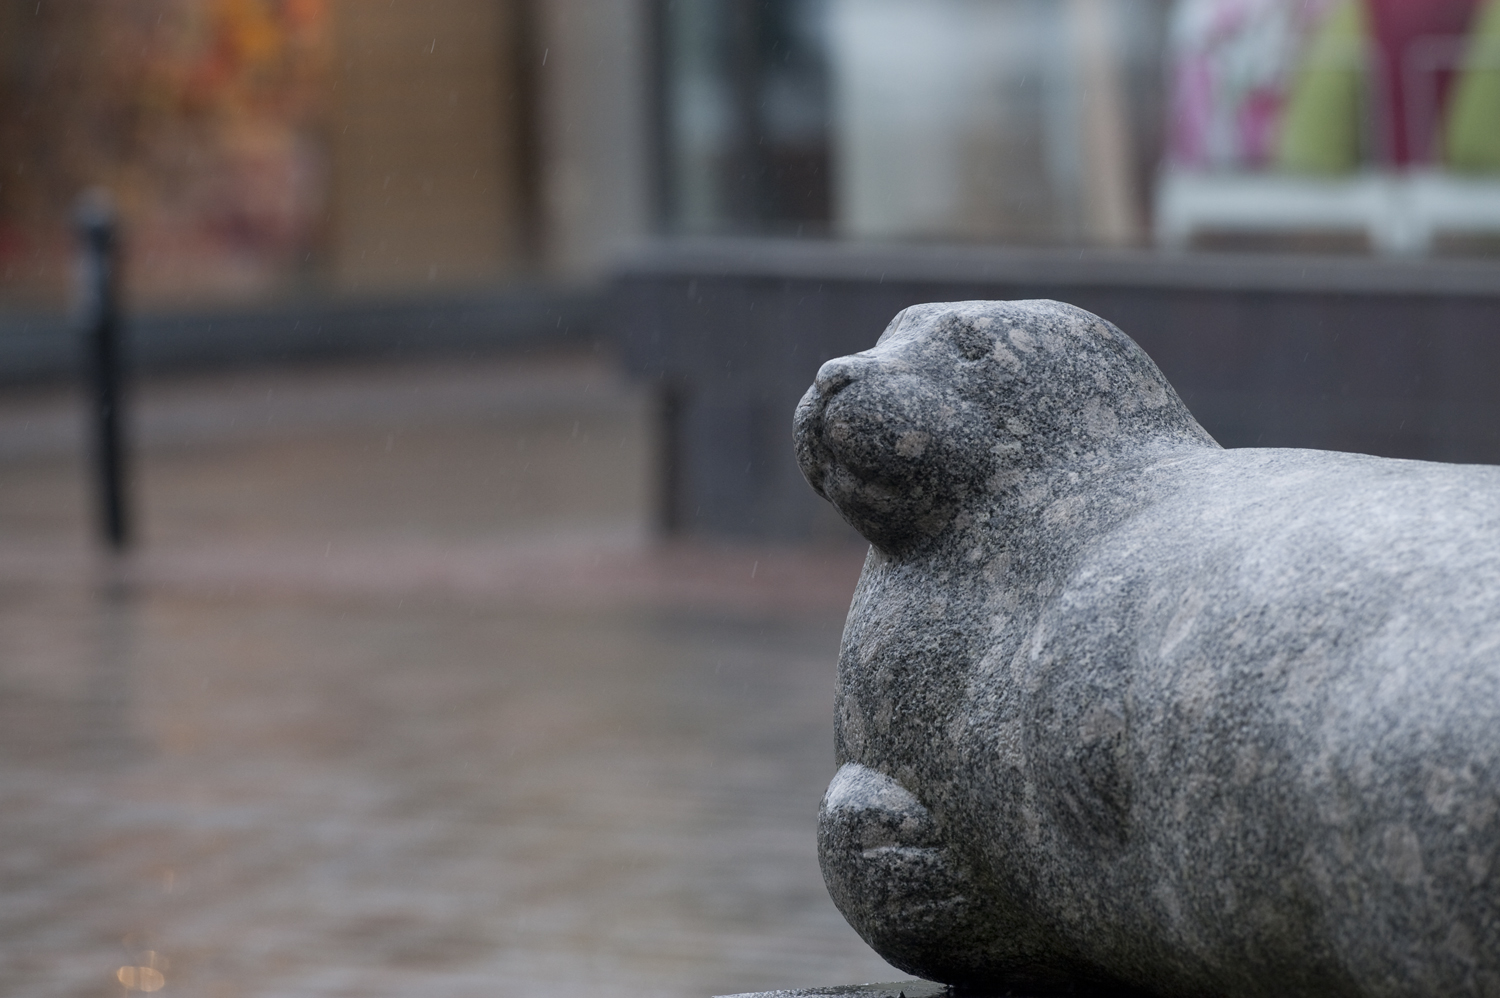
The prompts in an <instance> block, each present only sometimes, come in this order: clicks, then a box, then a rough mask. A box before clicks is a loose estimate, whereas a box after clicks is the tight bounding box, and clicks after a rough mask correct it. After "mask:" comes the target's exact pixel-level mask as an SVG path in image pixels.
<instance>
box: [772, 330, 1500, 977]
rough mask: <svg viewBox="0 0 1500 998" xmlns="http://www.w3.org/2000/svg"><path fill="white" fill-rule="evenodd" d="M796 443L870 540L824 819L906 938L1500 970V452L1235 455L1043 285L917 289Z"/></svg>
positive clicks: (923, 946)
mask: <svg viewBox="0 0 1500 998" xmlns="http://www.w3.org/2000/svg"><path fill="white" fill-rule="evenodd" d="M796 442H797V453H798V456H799V458H800V460H801V464H802V468H803V470H804V473H805V474H806V475H807V478H808V481H809V482H811V483H812V485H813V487H814V488H815V489H817V490H818V492H819V493H820V494H822V495H823V496H824V497H825V498H827V499H828V500H829V501H830V502H832V503H833V504H834V505H835V506H836V507H837V508H838V509H839V511H840V512H841V513H843V515H844V516H845V518H846V519H848V520H849V522H850V523H852V524H853V525H854V526H855V527H856V528H857V529H859V531H860V532H861V533H862V534H864V536H865V537H867V538H869V540H870V541H871V542H872V544H873V547H872V548H871V550H870V554H869V558H868V560H867V562H866V565H865V569H864V574H863V576H862V577H861V579H860V583H859V586H858V589H857V590H856V592H855V596H854V603H853V606H852V608H851V609H850V612H849V619H848V623H847V625H846V628H845V632H844V640H843V647H842V650H841V652H840V666H839V689H838V707H837V718H836V725H837V751H838V762H839V763H840V766H841V768H840V769H839V771H838V774H837V776H836V778H835V779H834V781H833V784H832V785H831V786H830V787H829V789H828V793H827V796H826V797H825V798H824V802H823V809H822V814H821V819H820V826H819V842H820V852H821V857H822V863H823V871H824V876H825V878H826V880H827V883H828V888H829V891H830V892H831V893H832V895H833V898H834V901H835V902H836V903H837V904H838V906H839V908H840V909H841V910H842V911H843V912H844V914H845V916H846V917H847V918H848V919H849V921H850V922H851V923H852V924H853V925H854V927H855V928H856V929H857V930H858V931H859V933H860V934H861V935H862V936H863V937H864V938H865V940H866V941H868V942H869V943H870V944H871V945H872V946H873V947H874V948H875V949H876V950H877V951H878V952H879V953H880V954H881V955H882V956H884V957H885V958H886V959H887V960H889V961H890V962H891V963H893V964H894V965H895V966H897V967H899V968H901V969H902V970H905V971H907V972H909V973H913V974H917V975H920V976H921V977H925V978H930V979H932V980H936V981H944V982H952V983H968V984H975V985H985V986H989V987H992V988H1000V989H1002V990H1003V989H1005V988H1012V989H1017V990H1031V991H1038V992H1040V991H1049V990H1063V991H1072V992H1074V993H1077V992H1079V991H1083V990H1088V989H1090V988H1093V987H1098V988H1103V989H1126V990H1130V989H1133V990H1138V991H1141V992H1146V993H1152V994H1158V995H1163V996H1183V998H1186V996H1225V998H1241V996H1243V998H1251V996H1267V998H1269V996H1273V995H1274V996H1278V998H1298V996H1307V998H1313V996H1317V998H1340V996H1398V995H1399V996H1432V998H1438V996H1442V998H1458V996H1470V995H1474V996H1480V995H1484V996H1490V995H1500V870H1497V859H1500V469H1497V468H1490V467H1477V466H1455V465H1442V464H1429V463H1422V462H1413V461H1393V460H1384V459H1379V458H1372V457H1364V456H1360V455H1354V454H1336V453H1325V452H1317V451H1298V450H1234V451H1226V450H1223V449H1221V448H1219V447H1218V446H1217V445H1216V444H1215V443H1214V441H1213V440H1212V439H1211V438H1210V437H1209V435H1208V434H1207V433H1206V432H1204V430H1203V429H1202V428H1201V427H1200V426H1198V424H1197V423H1196V422H1195V421H1194V420H1193V417H1192V415H1191V414H1190V413H1189V412H1188V410H1187V408H1186V407H1185V406H1184V405H1183V404H1182V402H1181V400H1180V399H1179V398H1178V397H1177V395H1176V393H1175V392H1174V391H1173V390H1172V388H1171V386H1170V385H1168V384H1167V382H1166V380H1165V379H1164V378H1163V377H1162V375H1161V373H1160V372H1159V371H1158V370H1157V369H1156V366H1155V365H1154V364H1153V363H1152V362H1151V360H1150V359H1149V358H1148V357H1147V356H1146V355H1145V354H1144V353H1143V352H1142V351H1141V349H1140V348H1139V347H1137V346H1136V345H1135V343H1133V342H1132V341H1131V340H1130V339H1129V338H1128V337H1126V336H1125V335H1124V334H1123V333H1121V332H1120V330H1118V329H1116V328H1115V327H1114V326H1112V325H1110V324H1109V323H1107V322H1105V321H1103V320H1101V319H1099V318H1097V317H1096V316H1093V315H1090V314H1089V313H1087V312H1084V311H1081V310H1079V309H1076V308H1073V307H1071V306H1069V305H1064V304H1060V303H1058V302H1049V301H1018V302H958V303H950V304H934V305H919V306H915V307H913V308H909V309H907V310H906V311H904V312H902V313H901V314H900V315H898V316H897V317H896V319H895V320H894V321H893V322H892V323H891V325H890V327H889V328H888V329H887V330H886V331H885V334H884V335H883V336H882V337H881V338H880V341H879V343H878V344H877V345H876V346H875V347H874V348H872V349H871V350H868V351H866V352H864V353H860V354H855V355H854V356H851V357H844V358H841V359H838V360H833V361H830V362H829V363H828V364H826V365H824V367H823V369H822V370H821V371H820V372H819V374H818V379H817V383H816V385H815V386H814V387H813V388H812V389H811V390H810V391H809V392H808V393H807V395H806V397H805V398H804V399H803V401H802V403H801V405H800V406H799V407H798V409H797V415H796Z"/></svg>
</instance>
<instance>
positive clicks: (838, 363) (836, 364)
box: [813, 355, 865, 401]
mask: <svg viewBox="0 0 1500 998" xmlns="http://www.w3.org/2000/svg"><path fill="white" fill-rule="evenodd" d="M864 366H865V361H864V360H863V359H862V358H860V357H859V356H858V355H855V356H852V357H835V358H834V359H833V360H830V361H829V362H828V363H826V364H824V365H823V366H822V367H820V368H818V376H817V378H816V379H815V380H814V381H813V384H814V385H816V386H817V389H818V394H819V395H821V396H823V399H824V401H827V400H828V399H830V398H832V397H833V396H834V395H837V394H838V393H839V392H840V391H841V390H843V389H844V388H846V387H848V386H849V385H852V384H853V383H854V382H856V381H858V380H859V375H860V368H862V367H864Z"/></svg>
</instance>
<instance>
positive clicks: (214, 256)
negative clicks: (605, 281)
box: [0, 0, 1500, 307]
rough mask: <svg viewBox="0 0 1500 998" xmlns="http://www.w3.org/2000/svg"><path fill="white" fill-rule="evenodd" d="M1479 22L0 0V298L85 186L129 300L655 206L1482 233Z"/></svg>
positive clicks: (516, 253)
mask: <svg viewBox="0 0 1500 998" xmlns="http://www.w3.org/2000/svg"><path fill="white" fill-rule="evenodd" d="M1497 46H1500V5H1497V3H1496V2H1495V0H1441V2H1437V0H1175V2H1174V0H445V2H443V3H440V4H426V3H419V2H416V0H392V2H387V3H381V2H375V0H368V2H366V0H142V2H139V3H131V4H115V3H109V2H107V0H69V2H67V3H63V2H60V0H42V2H40V3H38V2H37V0H0V300H4V301H11V302H16V301H20V302H28V301H29V302H45V301H53V302H55V301H56V300H58V298H59V296H60V295H62V294H63V289H64V288H65V287H66V283H67V275H66V271H67V266H66V261H67V257H68V252H69V249H68V244H69V235H68V232H67V225H66V219H67V213H68V207H69V205H70V204H71V203H72V200H73V199H74V198H75V197H76V196H77V195H78V193H79V192H80V191H81V190H83V189H85V188H87V187H91V186H103V187H106V188H108V189H110V190H111V191H112V192H113V193H114V194H115V196H116V198H117V199H118V200H119V202H120V203H121V206H122V209H123V213H124V216H125V218H126V220H127V222H128V223H129V225H130V233H131V235H130V238H131V246H132V256H131V267H130V270H129V281H130V288H131V291H132V295H133V296H134V298H135V299H136V300H137V301H139V302H140V303H141V304H142V305H144V306H146V307H154V306H158V305H160V306H171V305H174V304H184V303H198V302H208V303H216V302H229V303H232V302H237V301H239V302H243V301H264V300H267V299H273V300H274V299H278V298H287V297H297V296H306V295H315V296H316V295H324V296H328V295H331V296H350V295H353V296H358V297H382V296H391V295H412V294H418V295H431V294H441V293H443V292H445V291H448V290H453V289H473V288H477V287H492V286H495V285H496V284H497V283H504V282H507V281H514V280H516V279H523V278H529V279H537V278H542V279H588V278H591V277H598V276H600V275H601V274H603V273H604V272H605V270H606V268H607V267H608V266H609V264H610V261H612V260H614V259H616V258H617V257H618V255H619V253H620V252H621V250H622V249H623V248H624V247H626V246H628V245H630V244H631V243H633V242H635V241H638V240H640V239H642V238H645V237H649V236H652V235H657V234H676V235H744V236H756V235H772V236H803V237H835V238H843V239H861V240H880V241H891V240H896V241H913V240H916V241H934V240H936V241H948V242H953V241H959V242H980V243H1000V244H1007V245H1037V244H1040V245H1084V246H1144V245H1149V244H1150V243H1152V242H1153V241H1159V242H1162V243H1164V244H1166V245H1169V246H1174V247H1183V246H1190V245H1197V244H1200V243H1203V242H1205V241H1206V242H1207V243H1208V244H1210V245H1212V244H1213V241H1214V239H1215V238H1216V237H1222V236H1224V235H1226V234H1228V235H1229V236H1231V237H1236V236H1237V237H1246V236H1249V237H1256V236H1265V235H1266V234H1268V233H1269V234H1270V235H1271V236H1273V237H1288V236H1292V237H1298V236H1307V235H1308V234H1309V233H1311V234H1312V235H1314V236H1317V235H1319V234H1321V235H1323V236H1329V235H1330V234H1331V236H1332V237H1333V238H1332V242H1331V243H1330V245H1333V246H1334V247H1336V248H1341V249H1346V250H1347V249H1352V250H1354V251H1366V250H1369V249H1374V250H1377V251H1378V250H1388V251H1392V252H1405V253H1431V252H1443V251H1445V250H1449V249H1452V248H1453V247H1454V246H1457V247H1458V249H1459V251H1460V252H1473V251H1475V247H1476V246H1477V247H1478V248H1479V250H1481V251H1486V252H1487V251H1489V249H1490V248H1492V247H1487V245H1486V244H1485V243H1484V240H1485V239H1489V240H1491V242H1493V241H1494V238H1495V237H1496V235H1497V233H1500V180H1497V178H1500V145H1497V142H1500V139H1496V138H1495V136H1497V135H1500V69H1496V66H1500V49H1497ZM1450 230H1451V231H1450ZM1448 235H1456V236H1458V237H1461V238H1459V239H1458V240H1457V241H1456V242H1455V241H1454V240H1453V239H1448V240H1447V241H1446V242H1445V241H1444V238H1445V237H1446V236H1448ZM1476 238H1477V239H1478V241H1477V242H1476ZM1464 239H1467V240H1468V242H1467V243H1465V242H1464V241H1463V240H1464ZM1242 241H1243V238H1242ZM1325 241H1326V240H1325ZM1272 245H1281V246H1288V247H1299V246H1300V247H1306V246H1308V245H1316V240H1313V241H1312V242H1309V241H1308V239H1306V238H1300V239H1299V238H1291V239H1287V238H1282V241H1281V242H1280V243H1276V242H1275V241H1274V239H1273V241H1272Z"/></svg>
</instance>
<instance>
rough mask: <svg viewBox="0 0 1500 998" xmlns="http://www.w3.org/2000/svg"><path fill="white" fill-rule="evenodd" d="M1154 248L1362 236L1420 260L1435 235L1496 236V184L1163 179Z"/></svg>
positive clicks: (1499, 221)
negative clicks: (1260, 238) (1240, 237)
mask: <svg viewBox="0 0 1500 998" xmlns="http://www.w3.org/2000/svg"><path fill="white" fill-rule="evenodd" d="M1155 229H1156V241H1157V243H1158V244H1159V245H1161V246H1163V247H1165V248H1168V249H1185V248H1186V247H1187V246H1188V245H1189V244H1190V243H1191V242H1192V239H1193V237H1194V236H1195V235H1197V234H1198V233H1200V232H1206V231H1214V232H1245V233H1251V232H1297V231H1307V230H1319V231H1357V232H1363V233H1364V234H1365V235H1366V237H1367V238H1368V239H1369V240H1370V245H1371V247H1373V248H1374V249H1375V250H1376V251H1377V252H1380V253H1385V254H1390V255H1396V256H1419V255H1422V254H1425V253H1428V252H1430V251H1431V249H1432V243H1433V240H1434V238H1435V237H1436V236H1437V235H1438V234H1439V233H1455V234H1458V233H1462V234H1465V235H1474V234H1481V235H1482V234H1486V233H1493V234H1495V235H1500V177H1472V176H1465V175H1460V174H1452V173H1446V172H1443V171H1439V170H1416V171H1412V172H1409V173H1404V174H1396V173H1376V172H1369V173H1360V174H1356V175H1354V176H1351V177H1340V178H1322V177H1307V176H1301V175H1297V174H1288V173H1270V172H1267V173H1190V172H1179V171H1164V172H1163V173H1162V174H1161V176H1160V177H1159V178H1158V181H1157V188H1156V212H1155Z"/></svg>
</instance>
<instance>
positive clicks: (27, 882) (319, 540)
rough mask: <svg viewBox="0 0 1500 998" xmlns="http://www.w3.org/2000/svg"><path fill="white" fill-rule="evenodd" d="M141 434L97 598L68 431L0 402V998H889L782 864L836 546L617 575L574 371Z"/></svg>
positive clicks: (602, 466)
mask: <svg viewBox="0 0 1500 998" xmlns="http://www.w3.org/2000/svg"><path fill="white" fill-rule="evenodd" d="M257 378H259V379H260V381H257V380H256V379H257ZM299 378H300V380H299ZM423 379H425V380H423ZM547 379H551V380H547ZM414 384H415V385H418V387H419V389H420V390H418V391H416V392H415V394H416V395H417V396H418V397H417V398H416V399H415V400H414V399H413V398H412V397H410V396H411V395H412V394H413V389H412V386H413V385H414ZM538 384H545V385H547V386H548V389H547V391H545V392H540V393H539V392H538V391H537V390H536V385H538ZM268 388H269V391H270V397H271V398H272V399H273V400H274V399H276V398H277V393H278V392H280V393H281V398H283V399H285V400H289V401H286V402H285V405H284V406H280V407H278V406H276V405H271V404H269V403H264V404H263V402H262V400H263V399H264V398H265V397H266V390H267V389H268ZM445 392H446V393H447V394H444V393H445ZM402 393H405V395H403V394H402ZM527 393H530V394H529V395H528V394H527ZM382 399H385V400H386V401H385V402H382ZM142 405H143V412H142V414H141V419H142V421H143V422H142V424H141V425H142V434H143V436H144V438H145V440H144V443H143V454H142V459H141V462H140V465H139V485H140V495H141V498H142V503H143V510H142V511H143V514H144V516H145V530H144V533H145V536H146V545H145V547H144V548H143V550H142V551H141V552H139V554H138V555H137V556H135V557H134V558H132V559H131V561H130V562H129V563H128V564H125V565H122V566H114V567H111V566H108V565H105V564H101V563H100V562H97V561H96V560H95V559H94V558H93V557H92V556H91V555H90V553H89V551H88V546H87V544H86V543H85V542H86V539H87V537H86V533H85V530H84V517H85V515H86V503H85V502H84V501H83V496H82V495H81V484H80V482H81V479H80V477H79V475H78V468H77V461H76V456H74V452H73V450H72V447H71V444H70V441H71V440H72V433H73V431H72V430H71V429H69V425H68V419H69V417H68V415H67V414H68V405H67V401H66V399H61V400H60V399H58V398H53V397H50V396H37V397H35V398H30V399H23V400H21V401H19V402H12V403H10V404H9V406H8V408H7V407H4V406H0V758H3V760H4V765H3V767H0V940H3V942H0V952H3V953H4V956H5V961H4V962H5V967H6V972H5V974H4V975H0V994H3V995H28V996H29V995H60V996H61V995H66V996H74V995H78V996H84V995H120V994H123V993H127V992H128V991H130V990H131V989H133V990H134V991H138V992H148V991H152V990H158V989H159V991H160V993H162V994H167V995H170V994H193V995H208V996H226V998H227V996H252V995H276V996H282V995H288V996H300V995H393V996H394V995H402V996H409V995H422V996H424V998H425V996H470V995H473V996H478V995H485V996H492V995H496V994H506V995H516V996H522V998H524V996H531V995H536V996H542V995H546V996H559V995H575V994H576V995H641V996H645V995H652V996H656V995H682V996H691V995H699V996H702V995H709V994H714V993H719V994H724V993H732V992H741V991H751V990H764V989H769V988H777V987H792V986H809V985H814V984H828V983H848V982H851V981H857V980H870V979H889V978H890V977H892V976H894V975H896V974H897V972H895V971H893V970H891V969H890V968H889V967H886V966H885V965H884V964H883V963H882V962H881V961H880V960H879V959H878V958H877V957H875V956H874V954H873V953H871V952H870V951H869V950H868V949H867V948H866V947H865V946H864V945H863V944H862V943H861V942H860V941H859V940H858V939H857V938H856V937H855V936H854V935H853V933H852V932H851V931H850V930H849V929H848V927H847V926H846V925H845V924H844V923H843V921H842V919H841V918H840V917H839V916H838V914H837V912H836V911H834V909H833V907H832V905H831V903H830V902H829V901H828V898H827V895H826V893H825V892H824V890H823V887H822V883H821V879H820V877H819V875H818V871H817V862H816V858H815V855H814V844H813V819H814V816H815V811H816V806H817V800H818V796H819V795H820V793H821V791H822V787H823V785H824V784H825V783H826V781H827V779H828V778H829V776H831V774H832V770H833V763H832V751H831V735H830V718H831V711H832V681H833V668H834V655H835V652H836V649H837V643H838V634H839V628H840V625H841V621H842V616H843V607H844V606H845V605H847V600H848V594H849V591H850V589H851V588H852V583H853V578H854V575H855V574H857V572H858V563H859V555H858V552H857V551H852V550H847V549H832V550H809V551H798V550H757V549H751V548H719V549H710V548H704V547H694V546H679V547H675V548H668V549H661V548H656V547H653V546H652V545H650V544H649V543H647V542H646V539H645V538H646V531H645V529H644V524H645V522H646V510H647V507H648V503H649V491H648V487H649V465H650V441H649V439H647V433H646V427H647V426H648V425H649V419H648V418H647V409H646V407H645V405H644V403H643V400H642V399H641V398H639V397H638V395H637V394H635V393H634V392H632V391H631V390H630V389H629V388H628V387H626V386H622V385H620V384H619V383H617V382H615V381H614V380H613V379H611V378H610V377H609V376H608V374H607V372H606V371H605V370H604V369H602V368H599V367H596V366H593V365H590V364H586V363H581V362H574V361H568V362H563V361H546V362H543V361H536V362H532V363H531V365H530V366H527V365H510V366H504V367H498V366H497V367H493V368H486V367H482V366H480V367H475V366H473V365H471V366H469V367H468V368H466V369H464V370H462V371H442V370H429V371H416V372H412V371H408V370H405V369H390V370H384V371H382V370H366V371H356V372H324V373H323V374H320V375H316V376H314V375H306V376H297V377H289V376H285V375H282V376H273V375H257V376H249V375H247V376H241V377H240V378H238V379H218V380H215V381H198V382H186V383H179V384H177V385H165V386H153V387H152V388H151V390H150V391H149V392H148V393H147V394H146V398H144V399H143V402H142ZM153 406H154V408H152V407H153ZM257 406H260V407H261V409H264V410H265V411H264V412H263V411H261V409H257ZM195 407H196V408H195ZM236 407H238V408H236ZM267 412H269V413H270V414H271V415H272V416H273V417H274V418H271V419H266V418H265V416H266V413H267ZM28 413H29V414H30V415H28ZM277 414H280V415H277ZM147 419H149V420H151V422H145V420H147ZM49 420H50V422H49ZM174 420H175V421H176V422H174ZM215 420H217V421H218V422H217V423H215V422H214V421H215ZM256 420H260V422H259V423H258V424H257V423H256V422H255V421H256ZM388 439H389V440H390V442H391V444H390V446H389V447H387V445H386V442H387V440H388ZM528 453H529V454H530V456H529V457H528V456H525V455H527V454H528ZM517 455H522V456H519V457H518V456H517Z"/></svg>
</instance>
